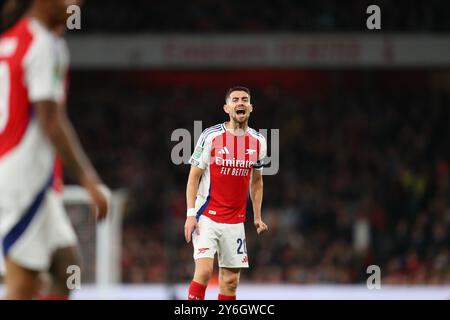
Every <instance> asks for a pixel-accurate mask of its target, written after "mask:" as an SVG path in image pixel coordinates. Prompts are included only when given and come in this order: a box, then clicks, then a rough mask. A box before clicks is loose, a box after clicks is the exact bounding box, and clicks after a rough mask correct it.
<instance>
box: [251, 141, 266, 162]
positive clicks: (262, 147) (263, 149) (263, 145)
mask: <svg viewBox="0 0 450 320" xmlns="http://www.w3.org/2000/svg"><path fill="white" fill-rule="evenodd" d="M258 140H259V143H260V149H259V156H258V160H257V161H256V163H255V164H254V165H253V168H254V169H256V170H262V169H263V168H264V160H265V159H266V157H267V142H266V138H265V137H264V136H263V135H260V136H258Z"/></svg>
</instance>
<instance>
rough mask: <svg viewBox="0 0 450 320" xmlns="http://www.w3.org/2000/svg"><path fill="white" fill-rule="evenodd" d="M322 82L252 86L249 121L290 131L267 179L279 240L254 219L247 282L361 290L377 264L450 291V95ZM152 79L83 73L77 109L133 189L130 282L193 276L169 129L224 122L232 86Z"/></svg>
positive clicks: (114, 175)
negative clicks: (361, 235) (362, 230)
mask: <svg viewBox="0 0 450 320" xmlns="http://www.w3.org/2000/svg"><path fill="white" fill-rule="evenodd" d="M292 72H293V73H295V72H296V71H292ZM250 73H251V71H250ZM317 73H319V74H322V77H323V78H324V79H326V81H321V82H318V83H317V84H316V87H314V88H308V89H304V90H302V89H301V88H296V87H295V86H293V87H288V86H285V85H282V84H278V85H277V84H276V83H272V82H270V81H269V82H268V83H272V84H266V85H265V86H261V85H256V84H255V85H254V86H251V85H250V87H251V88H252V89H253V103H254V105H255V111H254V113H253V115H252V117H251V119H250V125H251V126H253V127H254V128H255V129H259V128H269V129H270V128H278V129H280V146H279V153H280V170H279V172H278V174H277V175H273V176H265V184H264V204H263V219H264V220H265V221H266V222H267V223H268V225H269V228H270V231H269V233H268V234H266V235H264V236H261V237H257V236H256V232H255V230H254V228H253V226H252V224H251V221H252V213H251V210H250V209H249V211H248V222H247V248H248V252H249V258H250V264H251V268H250V269H249V270H248V271H245V272H243V274H242V281H251V282H273V283H282V282H284V283H361V282H364V281H365V280H366V279H367V276H368V275H367V273H366V268H367V266H369V265H372V264H375V265H379V266H380V267H381V270H382V281H383V282H384V283H392V284H394V283H395V284H419V283H420V284H437V283H450V252H449V248H450V246H449V244H450V202H449V201H450V185H449V181H450V180H449V179H450V173H449V170H450V168H449V159H450V146H449V142H450V136H449V135H450V131H449V130H448V129H447V126H448V123H450V109H449V108H448V105H449V103H450V95H449V93H448V92H445V91H444V90H441V89H436V88H434V87H433V86H432V85H431V84H430V82H429V81H428V80H427V79H429V77H431V74H432V72H430V73H426V72H423V73H420V72H419V73H414V72H412V71H411V72H404V73H402V72H401V71H399V72H398V73H395V72H388V71H384V72H383V71H380V72H376V73H374V72H371V73H370V75H369V73H368V72H364V71H361V72H321V71H317ZM146 77H147V78H146ZM152 77H153V76H152V73H151V72H149V73H148V75H147V76H145V75H144V76H143V75H142V74H141V75H139V74H134V73H130V74H126V73H121V72H111V73H102V72H97V73H95V72H76V73H74V75H73V81H72V82H73V83H74V86H73V87H72V91H71V96H70V100H69V101H70V103H69V109H70V112H71V114H72V115H73V117H72V118H73V121H74V123H75V126H76V128H77V130H78V132H79V133H80V136H81V139H82V141H83V143H84V145H85V146H86V148H87V150H88V152H89V154H90V156H91V157H92V158H93V160H94V162H95V165H96V167H97V168H99V170H100V173H101V175H102V176H103V177H104V179H105V181H106V182H107V183H108V184H109V185H110V186H111V187H113V188H118V187H126V188H127V189H128V190H129V191H130V201H129V203H128V206H127V211H126V215H125V224H124V231H123V255H122V268H123V273H122V276H123V281H124V282H126V283H140V282H166V281H173V282H179V281H188V280H189V279H190V277H191V276H192V272H193V267H194V264H193V261H192V248H191V245H187V244H186V243H185V241H184V236H183V225H184V221H185V210H186V207H185V185H186V179H187V174H188V170H189V165H186V164H184V165H174V164H173V163H172V161H171V150H172V148H173V146H174V145H175V144H176V143H177V142H174V141H171V134H172V132H173V130H174V129H176V128H186V129H188V130H189V131H190V132H193V122H194V120H202V121H203V128H206V127H207V126H211V125H214V124H216V123H219V122H221V121H224V120H225V119H226V117H225V114H224V113H223V111H222V109H221V107H222V104H223V93H224V91H225V90H226V88H227V87H226V86H227V83H222V84H220V81H219V82H218V83H219V85H217V86H214V85H211V86H209V87H208V86H207V87H204V86H195V85H192V84H191V85H179V84H175V83H174V84H173V85H167V83H166V82H165V83H164V84H161V85H159V86H158V85H157V83H156V84H155V82H157V80H155V77H153V78H152ZM218 77H219V78H220V75H218ZM130 78H131V79H138V78H140V79H141V81H130ZM237 78H239V77H237ZM146 79H147V80H149V79H153V80H152V81H153V83H151V84H148V85H146ZM100 82H101V83H103V85H102V86H100V87H99V86H95V85H93V84H94V83H100ZM192 143H193V141H191V144H192ZM358 222H363V223H364V222H365V223H367V224H368V226H369V228H368V231H367V232H368V236H369V243H366V245H362V246H361V245H358V244H357V241H356V238H357V233H358V231H357V227H356V226H357V225H358Z"/></svg>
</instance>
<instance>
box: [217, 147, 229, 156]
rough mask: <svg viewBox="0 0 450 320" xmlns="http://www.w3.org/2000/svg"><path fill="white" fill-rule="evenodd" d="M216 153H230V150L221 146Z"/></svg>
mask: <svg viewBox="0 0 450 320" xmlns="http://www.w3.org/2000/svg"><path fill="white" fill-rule="evenodd" d="M217 153H218V154H230V151H228V148H227V147H223V148H222V149H220V150H219V152H217Z"/></svg>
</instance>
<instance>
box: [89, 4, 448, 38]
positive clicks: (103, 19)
mask: <svg viewBox="0 0 450 320" xmlns="http://www.w3.org/2000/svg"><path fill="white" fill-rule="evenodd" d="M372 4H374V2H373V1H369V0H346V1H335V0H303V1H296V0H279V1H237V0H229V1H212V0H196V1H195V5H192V3H190V2H186V1H181V0H168V1H164V2H158V3H157V4H156V3H154V2H149V1H146V0H134V1H130V2H124V1H120V0H96V1H87V2H86V4H85V7H84V9H83V28H82V32H89V33H92V32H97V33H105V32H106V33H110V32H120V33H128V32H143V31H146V32H154V33H172V32H182V33H186V32H193V33H197V32H201V33H209V32H342V31H345V32H347V31H366V30H367V29H366V19H367V17H368V16H369V15H368V14H367V13H366V10H367V7H368V6H369V5H372ZM375 4H377V5H378V6H379V7H380V9H381V13H382V29H383V31H391V32H395V31H408V32H446V31H447V32H448V31H449V30H450V22H449V20H448V17H447V15H446V12H448V11H449V10H450V7H449V3H448V1H445V0H419V1H406V0H400V1H398V0H397V1H389V0H382V1H376V3H375Z"/></svg>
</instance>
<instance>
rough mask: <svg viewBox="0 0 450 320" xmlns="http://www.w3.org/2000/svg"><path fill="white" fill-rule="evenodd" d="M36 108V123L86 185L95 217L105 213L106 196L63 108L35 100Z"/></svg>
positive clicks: (68, 167)
mask: <svg viewBox="0 0 450 320" xmlns="http://www.w3.org/2000/svg"><path fill="white" fill-rule="evenodd" d="M35 110H36V114H37V119H38V122H39V125H40V126H41V128H42V129H43V130H44V132H45V133H46V135H47V137H48V138H49V139H50V141H51V143H52V144H53V146H54V147H55V149H56V152H57V153H58V155H59V156H60V157H61V159H62V161H63V163H64V165H65V167H67V169H68V170H69V172H70V173H71V174H72V175H73V177H74V178H75V179H77V180H78V181H79V182H80V184H81V185H82V186H83V187H84V188H86V190H87V191H88V192H89V195H90V196H91V198H92V200H93V202H94V204H95V205H96V207H97V208H98V217H97V218H98V219H100V220H101V219H103V218H104V217H105V216H106V214H107V209H108V208H107V199H106V196H105V194H104V193H103V192H102V191H101V188H100V185H101V181H100V178H99V177H98V174H97V172H96V171H95V169H94V167H93V166H92V164H91V162H90V161H89V159H88V157H87V156H86V154H85V153H84V151H83V148H82V147H81V144H80V142H79V139H78V137H77V134H76V133H75V130H74V129H73V127H72V124H71V122H70V120H69V119H68V117H67V112H66V108H65V106H63V105H58V104H57V103H56V102H53V101H50V100H49V101H38V102H36V103H35Z"/></svg>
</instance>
